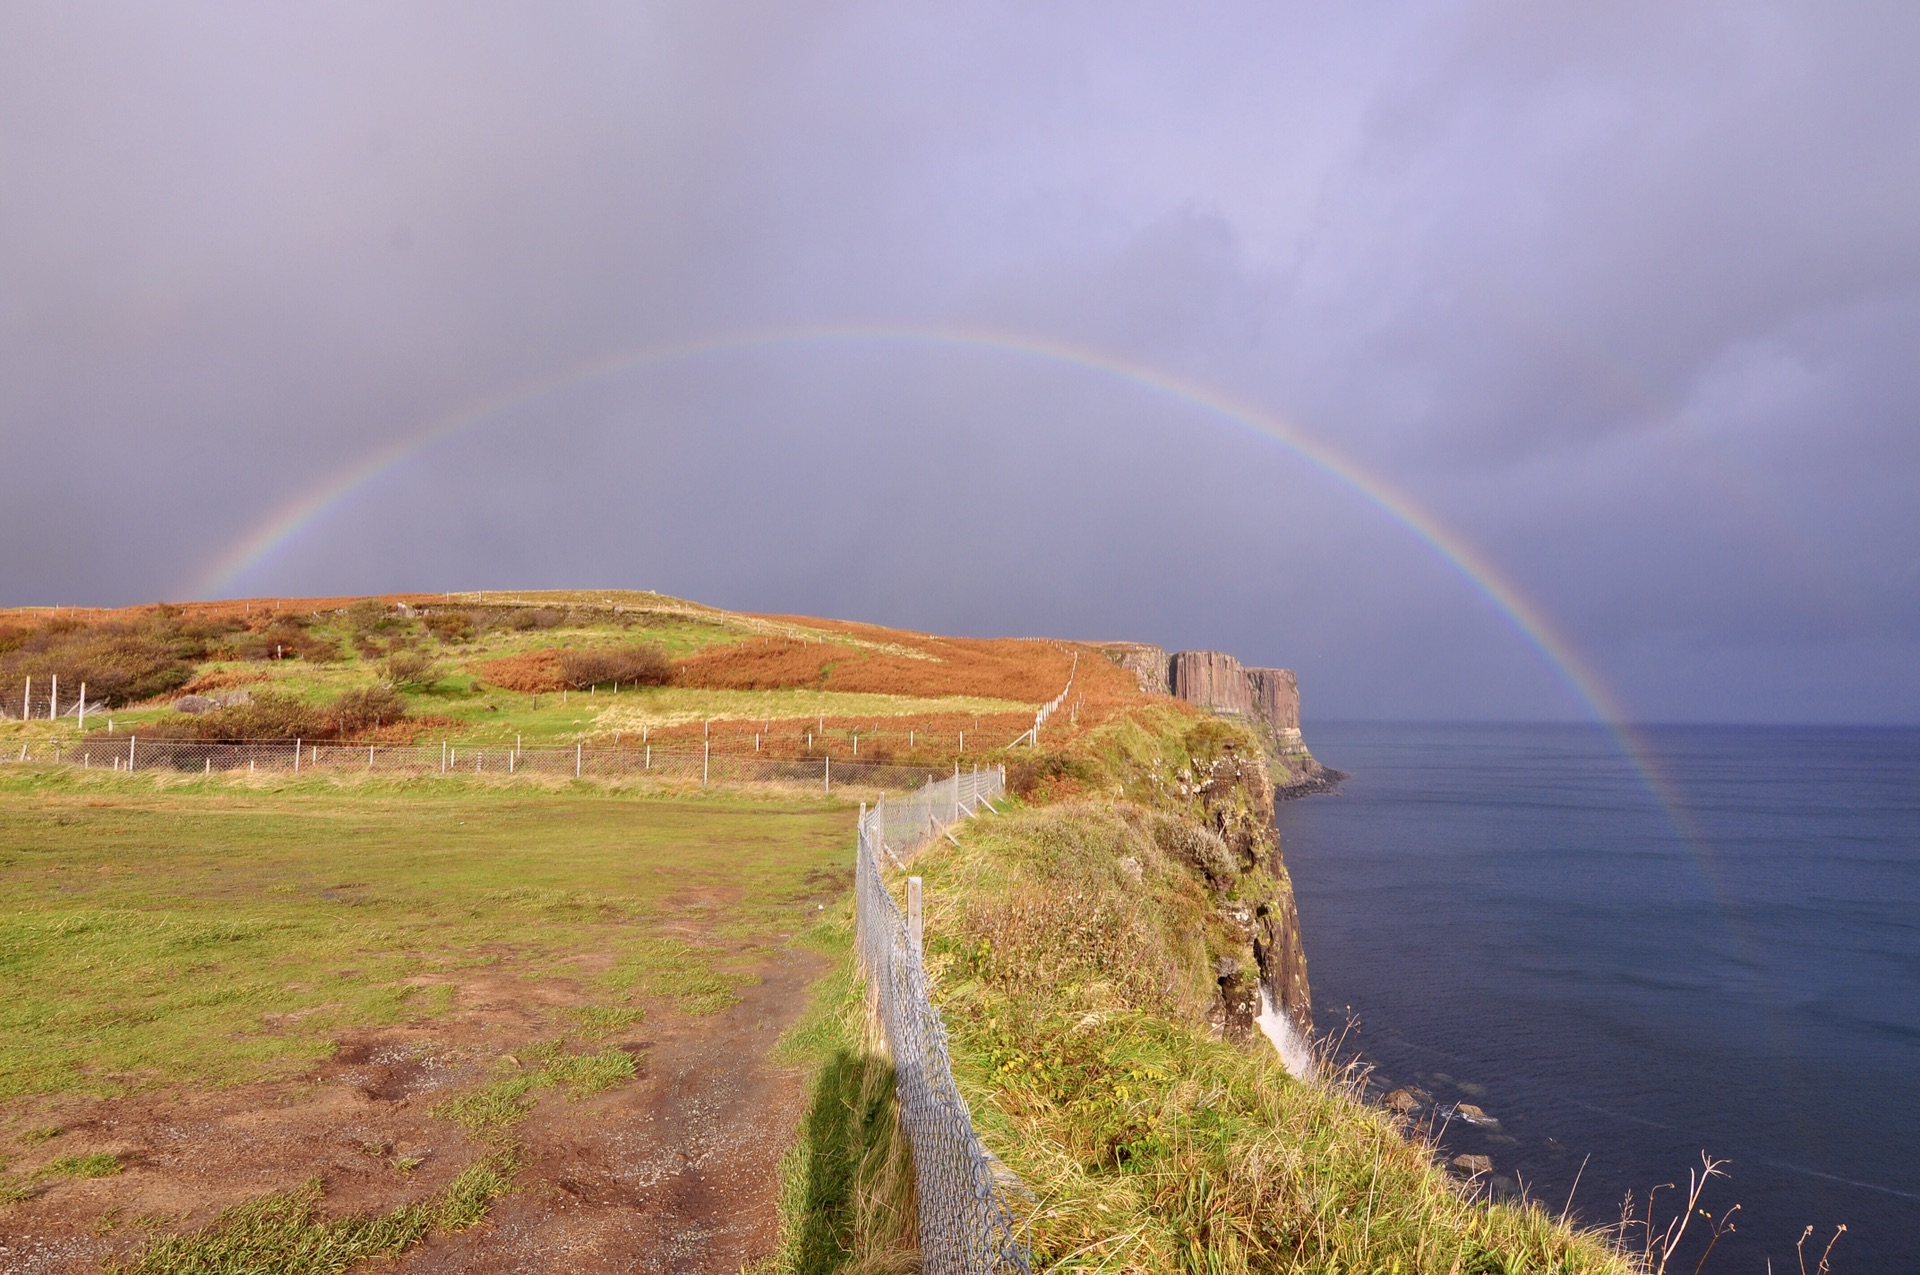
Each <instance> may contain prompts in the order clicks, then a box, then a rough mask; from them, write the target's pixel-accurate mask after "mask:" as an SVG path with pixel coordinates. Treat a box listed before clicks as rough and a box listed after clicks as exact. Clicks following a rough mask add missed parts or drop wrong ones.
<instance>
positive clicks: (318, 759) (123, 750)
mask: <svg viewBox="0 0 1920 1275" xmlns="http://www.w3.org/2000/svg"><path fill="white" fill-rule="evenodd" d="M8 762H11V763H15V764H18V763H21V762H38V763H51V764H57V765H64V766H79V767H82V768H86V769H91V768H93V767H96V766H98V767H100V768H101V769H112V770H124V771H163V772H164V771H175V772H182V773H191V772H194V771H198V772H200V773H202V774H209V775H211V774H231V773H233V772H236V771H247V772H252V773H261V772H267V773H285V774H305V773H309V772H311V773H316V774H325V775H338V776H350V775H355V774H379V775H515V776H517V775H547V776H556V777H561V778H567V777H571V778H575V779H583V778H609V779H611V778H627V777H632V776H652V777H654V778H659V779H671V780H679V781H682V782H688V783H698V784H741V783H777V784H797V785H806V786H809V787H819V788H820V789H821V790H822V791H825V792H831V791H833V789H834V788H835V787H836V786H842V785H851V786H853V787H856V788H883V789H885V788H895V789H899V788H913V787H915V786H916V785H922V784H927V783H929V782H930V781H931V780H932V779H933V777H934V776H935V775H938V774H940V773H942V772H940V771H937V770H934V769H932V768H930V767H926V766H894V765H887V764H883V763H878V762H859V761H845V760H836V759H834V758H832V757H826V756H822V757H803V758H785V759H781V758H771V757H756V756H751V755H746V756H743V755H739V754H732V753H716V752H713V751H711V750H710V749H702V750H700V751H698V752H682V751H674V750H669V749H665V748H656V747H653V746H651V745H647V746H640V747H613V748H609V747H602V746H598V745H584V744H581V745H575V746H574V747H572V748H514V747H505V746H502V747H492V748H487V747H478V746H468V745H456V744H451V743H444V744H437V745H435V744H429V745H425V746H421V745H379V744H311V743H308V742H306V741H305V740H298V739H287V740H256V741H250V742H248V743H243V744H219V743H208V742H206V741H204V740H197V739H151V738H149V739H142V738H140V736H138V735H127V736H125V737H124V738H121V739H116V738H114V737H113V736H111V735H109V736H106V737H104V738H103V737H101V736H97V735H96V736H91V737H88V738H85V739H80V740H74V741H64V742H56V741H46V740H42V741H39V742H37V743H23V744H21V745H20V748H19V751H18V752H17V753H14V752H12V751H10V750H9V751H7V752H0V763H8ZM936 786H938V785H936Z"/></svg>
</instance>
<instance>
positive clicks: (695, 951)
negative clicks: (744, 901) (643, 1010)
mask: <svg viewBox="0 0 1920 1275" xmlns="http://www.w3.org/2000/svg"><path fill="white" fill-rule="evenodd" d="M720 956H721V954H720V953H719V952H715V951H709V950H703V949H701V948H698V947H695V946H694V945H693V944H691V943H686V942H682V941H681V940H679V939H673V938H648V939H640V940H637V941H636V942H634V943H633V944H631V945H630V946H629V947H628V949H627V954H626V955H625V956H623V957H621V958H620V959H619V960H618V961H616V962H614V964H613V966H612V967H611V968H610V969H608V970H607V972H606V973H605V974H603V975H602V976H601V977H600V983H601V985H602V986H604V987H607V988H609V989H611V990H615V991H620V992H624V993H626V994H628V995H633V996H649V997H658V998H661V999H671V1000H672V1001H673V1002H674V1004H675V1006H676V1007H677V1008H678V1009H679V1010H680V1012H681V1013H683V1014H693V1015H706V1014H717V1013H719V1012H720V1011H722V1010H724V1009H730V1008H732V1007H733V1006H735V1005H738V1004H739V1003H740V999H741V998H740V993H739V991H738V990H737V989H739V988H740V987H742V986H744V985H747V984H749V983H751V982H752V981H753V979H754V976H753V975H750V974H740V973H735V972H733V971H730V970H725V969H721V968H719V967H718V961H719V959H720Z"/></svg>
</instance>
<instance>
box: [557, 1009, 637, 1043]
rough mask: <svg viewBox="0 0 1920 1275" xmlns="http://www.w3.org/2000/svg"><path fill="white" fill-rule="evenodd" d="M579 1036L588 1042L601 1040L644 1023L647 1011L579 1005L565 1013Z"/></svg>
mask: <svg viewBox="0 0 1920 1275" xmlns="http://www.w3.org/2000/svg"><path fill="white" fill-rule="evenodd" d="M567 1016H568V1017H569V1018H571V1019H573V1021H574V1025H575V1026H576V1027H578V1028H579V1030H580V1034H581V1035H582V1036H585V1037H586V1038H587V1039H588V1040H602V1039H604V1038H606V1037H608V1036H612V1035H615V1034H616V1033H619V1032H622V1031H625V1030H626V1029H627V1028H629V1027H632V1026H634V1025H635V1024H636V1023H640V1022H644V1021H645V1020H646V1017H647V1011H646V1010H644V1009H632V1008H629V1007H626V1006H619V1005H580V1006H577V1007H575V1008H573V1009H570V1010H568V1011H567Z"/></svg>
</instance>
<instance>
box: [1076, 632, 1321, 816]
mask: <svg viewBox="0 0 1920 1275" xmlns="http://www.w3.org/2000/svg"><path fill="white" fill-rule="evenodd" d="M1104 649H1105V651H1106V652H1107V656H1108V658H1110V659H1112V660H1113V661H1114V662H1115V663H1116V664H1118V665H1120V666H1121V667H1122V668H1124V669H1126V670H1127V671H1128V672H1130V673H1132V674H1133V675H1134V678H1135V679H1136V680H1137V681H1138V682H1139V684H1140V689H1141V690H1143V691H1145V692H1147V693H1148V694H1150V695H1170V696H1172V697H1173V698H1175V699H1179V700H1184V701H1186V702H1187V703H1189V704H1192V705H1193V706H1194V707H1196V708H1202V709H1205V710H1206V711H1207V712H1209V713H1216V714H1219V715H1220V716H1222V717H1232V718H1237V719H1238V720H1240V721H1243V722H1245V723H1247V724H1248V725H1249V726H1251V727H1252V728H1253V730H1254V733H1255V734H1256V735H1258V736H1259V737H1260V739H1261V742H1263V743H1264V744H1266V746H1267V750H1268V751H1269V753H1271V754H1272V758H1273V760H1274V762H1275V763H1277V766H1278V770H1279V773H1277V774H1276V775H1275V776H1274V780H1275V787H1276V789H1277V790H1278V795H1279V796H1280V797H1281V798H1282V799H1283V800H1284V799H1286V798H1288V797H1299V796H1305V795H1307V794H1308V793H1315V792H1325V791H1327V790H1329V789H1331V788H1332V787H1333V786H1334V785H1335V784H1336V783H1338V782H1339V780H1340V778H1341V776H1340V774H1339V772H1337V771H1331V770H1328V769H1327V768H1326V767H1324V766H1322V765H1321V764H1320V763H1319V762H1317V761H1315V760H1314V758H1313V754H1311V753H1310V752H1308V751H1307V746H1306V742H1305V740H1304V739H1302V737H1301V734H1300V682H1299V679H1298V678H1296V677H1295V676H1294V674H1293V670H1292V669H1284V668H1249V667H1247V666H1246V665H1243V664H1241V663H1240V661H1239V660H1237V659H1235V658H1234V657H1233V656H1231V655H1229V654H1227V653H1226V652H1225V651H1174V652H1172V653H1171V654H1169V653H1168V652H1167V651H1166V650H1164V649H1162V648H1161V647H1158V646H1153V645H1151V644H1149V643H1145V642H1116V643H1112V644H1109V645H1108V646H1106V647H1105V648H1104Z"/></svg>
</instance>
